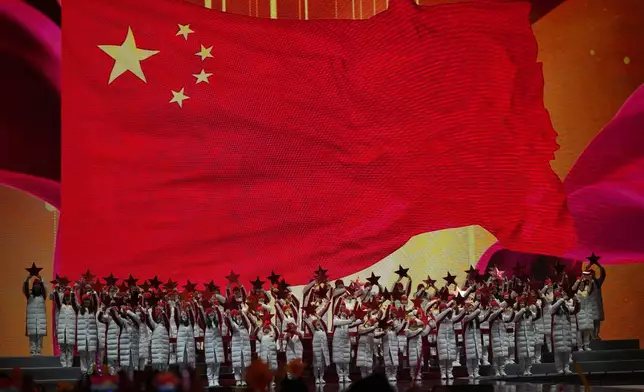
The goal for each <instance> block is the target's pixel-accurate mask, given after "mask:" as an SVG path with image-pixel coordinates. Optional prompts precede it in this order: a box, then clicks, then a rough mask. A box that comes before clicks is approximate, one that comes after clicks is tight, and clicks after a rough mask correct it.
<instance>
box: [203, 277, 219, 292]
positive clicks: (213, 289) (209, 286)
mask: <svg viewBox="0 0 644 392" xmlns="http://www.w3.org/2000/svg"><path fill="white" fill-rule="evenodd" d="M206 290H208V291H209V292H210V293H215V292H217V291H219V286H217V285H216V284H215V281H214V280H211V281H210V282H209V283H208V284H206Z"/></svg>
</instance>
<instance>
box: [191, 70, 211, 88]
mask: <svg viewBox="0 0 644 392" xmlns="http://www.w3.org/2000/svg"><path fill="white" fill-rule="evenodd" d="M192 76H194V77H195V78H197V81H196V82H195V84H199V83H201V82H206V83H210V81H209V80H208V78H209V77H211V76H212V74H211V73H207V72H206V71H205V70H203V69H202V70H201V72H200V73H198V74H192Z"/></svg>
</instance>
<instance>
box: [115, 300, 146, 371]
mask: <svg viewBox="0 0 644 392" xmlns="http://www.w3.org/2000/svg"><path fill="white" fill-rule="evenodd" d="M110 314H111V316H112V319H113V320H114V323H115V324H116V325H118V327H119V339H118V352H119V370H123V371H126V372H127V374H128V375H129V376H130V377H132V376H133V375H134V368H135V367H136V366H138V365H139V325H140V324H141V320H140V319H139V317H138V316H137V315H136V314H135V313H134V312H132V309H131V308H130V307H129V306H121V309H120V312H119V311H117V310H116V309H114V311H111V312H110ZM109 328H110V327H109V326H108V335H109ZM108 351H109V349H108Z"/></svg>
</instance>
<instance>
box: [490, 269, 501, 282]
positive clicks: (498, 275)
mask: <svg viewBox="0 0 644 392" xmlns="http://www.w3.org/2000/svg"><path fill="white" fill-rule="evenodd" d="M503 275H505V271H501V270H500V269H498V268H496V267H494V268H493V269H492V271H491V272H490V276H492V277H494V278H495V279H499V280H501V279H503Z"/></svg>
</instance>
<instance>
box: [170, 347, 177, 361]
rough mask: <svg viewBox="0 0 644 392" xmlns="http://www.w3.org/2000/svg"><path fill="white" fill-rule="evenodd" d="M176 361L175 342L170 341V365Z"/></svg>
mask: <svg viewBox="0 0 644 392" xmlns="http://www.w3.org/2000/svg"><path fill="white" fill-rule="evenodd" d="M176 363H177V344H176V343H170V365H175V364H176Z"/></svg>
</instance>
